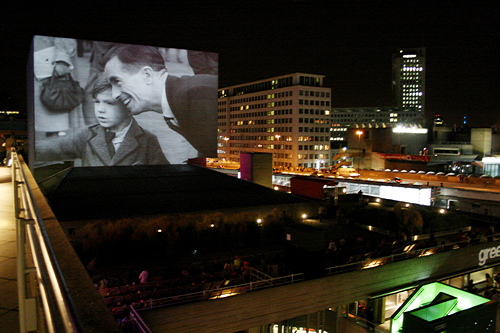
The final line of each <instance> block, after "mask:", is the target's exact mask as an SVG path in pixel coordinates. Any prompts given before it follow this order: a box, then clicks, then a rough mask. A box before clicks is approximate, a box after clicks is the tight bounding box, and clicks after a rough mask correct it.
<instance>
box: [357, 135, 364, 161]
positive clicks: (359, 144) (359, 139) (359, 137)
mask: <svg viewBox="0 0 500 333" xmlns="http://www.w3.org/2000/svg"><path fill="white" fill-rule="evenodd" d="M356 135H357V136H358V146H360V147H361V135H363V131H356ZM360 147H359V148H360ZM360 162H361V157H360V156H358V169H359V167H360V166H359V165H360Z"/></svg>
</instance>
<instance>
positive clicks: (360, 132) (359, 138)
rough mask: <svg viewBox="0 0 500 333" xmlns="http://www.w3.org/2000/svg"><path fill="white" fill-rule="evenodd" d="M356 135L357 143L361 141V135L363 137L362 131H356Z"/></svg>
mask: <svg viewBox="0 0 500 333" xmlns="http://www.w3.org/2000/svg"><path fill="white" fill-rule="evenodd" d="M356 135H357V136H358V142H360V141H361V135H363V131H356Z"/></svg>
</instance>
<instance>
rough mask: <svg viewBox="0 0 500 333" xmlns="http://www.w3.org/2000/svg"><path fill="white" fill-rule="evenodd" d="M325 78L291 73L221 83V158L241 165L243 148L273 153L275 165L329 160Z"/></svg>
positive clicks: (316, 165)
mask: <svg viewBox="0 0 500 333" xmlns="http://www.w3.org/2000/svg"><path fill="white" fill-rule="evenodd" d="M323 78H324V76H323V75H315V74H303V73H294V74H288V75H283V76H277V77H273V78H269V79H265V80H260V81H255V82H248V83H244V84H240V85H235V86H230V87H226V88H222V89H219V100H218V158H219V162H221V161H224V162H225V163H227V164H228V165H231V164H234V165H239V162H240V153H241V152H247V153H273V166H274V168H285V167H286V168H288V167H305V168H320V167H322V166H323V165H327V164H329V160H330V157H331V156H330V132H329V128H330V110H331V109H330V100H331V89H330V88H327V87H324V86H323ZM224 162H223V163H224Z"/></svg>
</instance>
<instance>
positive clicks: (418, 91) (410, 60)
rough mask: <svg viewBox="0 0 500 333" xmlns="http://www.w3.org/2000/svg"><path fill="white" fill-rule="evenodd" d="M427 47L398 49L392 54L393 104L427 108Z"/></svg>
mask: <svg viewBox="0 0 500 333" xmlns="http://www.w3.org/2000/svg"><path fill="white" fill-rule="evenodd" d="M425 72H426V64H425V48H410V49H398V50H397V51H396V52H394V53H393V55H392V89H393V103H392V104H393V105H394V106H396V107H399V108H417V109H418V110H420V111H421V112H422V114H424V108H425Z"/></svg>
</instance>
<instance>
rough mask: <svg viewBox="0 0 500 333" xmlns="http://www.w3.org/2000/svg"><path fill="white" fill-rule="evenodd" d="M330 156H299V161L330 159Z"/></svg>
mask: <svg viewBox="0 0 500 333" xmlns="http://www.w3.org/2000/svg"><path fill="white" fill-rule="evenodd" d="M328 156H329V154H299V155H298V158H299V160H313V159H322V160H323V159H325V160H326V159H328Z"/></svg>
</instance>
